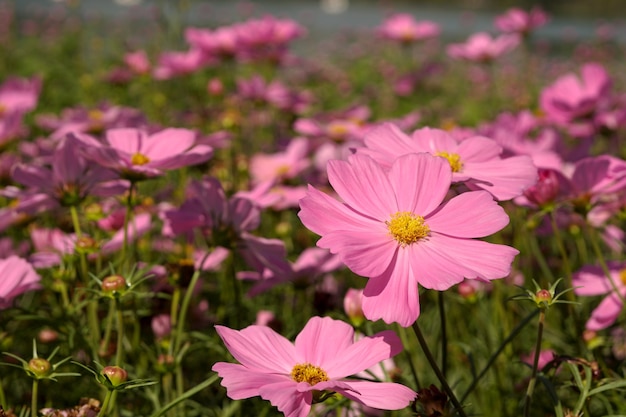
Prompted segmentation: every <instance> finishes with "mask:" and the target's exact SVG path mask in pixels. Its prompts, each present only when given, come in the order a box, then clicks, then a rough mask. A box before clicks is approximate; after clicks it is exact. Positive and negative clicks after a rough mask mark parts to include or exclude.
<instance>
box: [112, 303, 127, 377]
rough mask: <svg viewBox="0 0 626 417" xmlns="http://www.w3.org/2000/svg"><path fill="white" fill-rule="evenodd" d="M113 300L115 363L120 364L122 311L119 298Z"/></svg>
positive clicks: (122, 328)
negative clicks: (115, 317) (115, 329)
mask: <svg viewBox="0 0 626 417" xmlns="http://www.w3.org/2000/svg"><path fill="white" fill-rule="evenodd" d="M113 300H114V302H115V311H116V313H117V349H116V351H115V365H117V366H122V361H123V359H124V312H123V311H122V308H121V306H120V300H119V299H118V298H114V299H113Z"/></svg>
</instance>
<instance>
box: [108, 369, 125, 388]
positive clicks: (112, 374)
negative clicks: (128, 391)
mask: <svg viewBox="0 0 626 417" xmlns="http://www.w3.org/2000/svg"><path fill="white" fill-rule="evenodd" d="M102 375H104V376H106V377H107V378H108V379H109V381H110V382H111V385H112V386H113V387H117V386H119V385H120V384H123V383H124V382H126V380H127V379H128V372H126V371H125V370H124V369H122V368H120V367H119V366H106V367H104V368H103V369H102Z"/></svg>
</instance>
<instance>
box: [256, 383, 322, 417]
mask: <svg viewBox="0 0 626 417" xmlns="http://www.w3.org/2000/svg"><path fill="white" fill-rule="evenodd" d="M300 384H304V385H308V384H307V383H306V382H301V383H300ZM298 385H299V384H296V383H295V382H294V381H291V380H290V381H285V382H278V383H275V384H271V385H265V386H263V387H261V389H260V390H259V392H260V394H261V397H262V398H263V399H264V400H269V401H270V402H271V403H272V405H273V406H275V407H277V408H278V409H279V410H280V411H282V412H283V413H284V414H285V417H307V416H308V415H309V411H311V403H312V402H313V394H312V393H311V391H305V392H300V391H298V389H297V388H298Z"/></svg>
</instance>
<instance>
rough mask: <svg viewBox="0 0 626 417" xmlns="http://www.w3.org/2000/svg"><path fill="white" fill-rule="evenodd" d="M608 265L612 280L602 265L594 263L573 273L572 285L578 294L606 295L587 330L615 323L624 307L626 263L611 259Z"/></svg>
mask: <svg viewBox="0 0 626 417" xmlns="http://www.w3.org/2000/svg"><path fill="white" fill-rule="evenodd" d="M607 266H608V269H609V274H610V276H611V280H609V278H608V277H607V276H606V274H605V273H604V271H603V269H602V268H601V267H600V266H594V265H587V266H584V267H582V268H581V269H580V270H579V271H577V272H576V273H574V274H573V275H572V285H573V287H574V292H575V293H576V294H577V295H583V296H594V295H605V298H604V300H602V302H600V304H598V306H597V307H596V308H595V309H594V310H593V312H592V313H591V317H589V319H588V320H587V323H586V324H585V327H586V328H587V330H593V331H598V330H602V329H606V328H607V327H609V326H611V325H612V324H613V323H615V320H617V317H618V316H619V315H620V313H621V312H622V310H623V308H624V303H623V301H622V300H623V298H624V297H626V263H625V262H618V261H609V262H607ZM611 281H613V282H612V283H611ZM613 285H615V287H614V286H613Z"/></svg>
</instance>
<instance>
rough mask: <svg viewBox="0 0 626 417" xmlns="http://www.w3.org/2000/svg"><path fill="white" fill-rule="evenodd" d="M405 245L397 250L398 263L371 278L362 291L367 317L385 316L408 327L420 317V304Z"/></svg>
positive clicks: (364, 310) (393, 263)
mask: <svg viewBox="0 0 626 417" xmlns="http://www.w3.org/2000/svg"><path fill="white" fill-rule="evenodd" d="M409 256H410V253H409V252H408V251H407V250H406V248H400V249H399V250H398V251H397V255H396V259H395V262H392V263H391V265H390V266H389V268H388V269H387V270H386V271H385V272H384V273H383V274H382V275H380V276H377V277H374V278H370V279H369V281H368V282H367V285H366V286H365V289H364V290H363V304H362V308H363V313H364V314H365V317H367V318H368V320H372V321H376V320H378V319H383V320H384V321H385V323H387V324H391V323H393V322H396V323H399V324H400V325H401V326H403V327H408V326H410V325H411V324H413V323H414V322H415V320H417V317H418V316H419V313H420V305H419V300H418V291H417V278H416V277H415V275H414V271H413V270H412V269H411V268H410V266H409V258H408V257H409Z"/></svg>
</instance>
